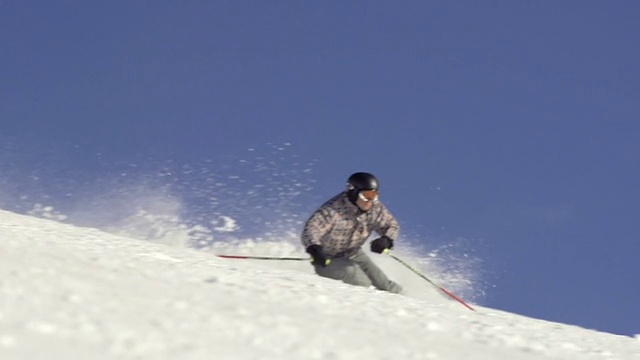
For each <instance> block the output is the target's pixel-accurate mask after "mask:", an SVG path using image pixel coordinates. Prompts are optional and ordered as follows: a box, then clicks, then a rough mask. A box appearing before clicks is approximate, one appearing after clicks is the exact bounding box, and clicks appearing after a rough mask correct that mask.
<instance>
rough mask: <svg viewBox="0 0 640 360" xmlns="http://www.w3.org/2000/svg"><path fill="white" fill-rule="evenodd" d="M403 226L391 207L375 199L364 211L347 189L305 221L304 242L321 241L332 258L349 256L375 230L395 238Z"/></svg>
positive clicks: (319, 243)
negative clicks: (350, 197)
mask: <svg viewBox="0 0 640 360" xmlns="http://www.w3.org/2000/svg"><path fill="white" fill-rule="evenodd" d="M399 229H400V226H399V225H398V222H397V221H396V219H395V218H394V217H393V215H391V213H390V212H389V210H388V209H387V208H386V207H385V206H384V205H383V204H382V203H381V202H380V201H376V202H375V203H374V204H373V206H372V207H371V209H369V211H366V212H364V211H362V210H360V208H358V206H357V205H355V204H353V203H352V202H351V201H349V198H348V196H347V192H346V191H344V192H342V193H340V194H338V195H336V196H334V197H333V198H331V199H330V200H328V201H327V202H326V203H324V205H322V206H321V207H320V208H318V210H316V211H315V212H314V213H313V214H312V215H311V217H310V218H309V219H308V220H307V222H306V223H305V225H304V230H303V232H302V244H303V245H304V246H305V248H307V247H309V246H310V245H312V244H316V245H321V246H322V248H323V249H324V252H325V254H326V255H327V257H329V258H338V257H349V256H351V255H353V254H355V253H356V252H357V251H358V249H360V247H361V246H362V245H363V244H364V243H365V242H366V241H367V238H368V237H369V235H371V232H372V231H375V232H376V233H377V234H378V235H380V236H388V237H390V238H391V239H393V240H395V239H396V238H397V237H398V231H399Z"/></svg>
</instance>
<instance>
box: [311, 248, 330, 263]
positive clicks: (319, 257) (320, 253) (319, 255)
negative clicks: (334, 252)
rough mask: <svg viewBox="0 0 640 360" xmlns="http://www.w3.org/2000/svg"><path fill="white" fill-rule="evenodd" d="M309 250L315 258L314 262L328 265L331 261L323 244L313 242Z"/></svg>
mask: <svg viewBox="0 0 640 360" xmlns="http://www.w3.org/2000/svg"><path fill="white" fill-rule="evenodd" d="M307 252H308V253H309V254H311V257H312V258H313V261H312V262H313V264H314V265H317V266H321V267H326V266H327V265H329V263H330V262H331V260H330V259H327V255H325V254H324V250H323V249H322V246H320V245H316V244H313V245H311V246H309V247H308V248H307Z"/></svg>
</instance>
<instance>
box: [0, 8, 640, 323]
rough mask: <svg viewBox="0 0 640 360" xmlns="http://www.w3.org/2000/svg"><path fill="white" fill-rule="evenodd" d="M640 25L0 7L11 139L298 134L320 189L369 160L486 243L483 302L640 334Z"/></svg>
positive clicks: (629, 19) (410, 208)
mask: <svg viewBox="0 0 640 360" xmlns="http://www.w3.org/2000/svg"><path fill="white" fill-rule="evenodd" d="M638 19H640V3H638V2H635V1H606V2H604V1H579V2H556V1H536V2H532V1H527V2H521V1H487V2H478V1H455V2H450V1H403V2H391V1H388V2H382V1H372V2H343V1H323V2H320V1H313V2H312V1H273V2H264V1H242V2H240V1H224V2H222V1H175V2H168V1H154V2H131V1H109V2H104V3H97V2H58V1H30V2H22V1H3V2H1V3H0V48H1V49H2V51H1V52H2V55H1V56H0V125H1V127H0V137H2V138H3V139H11V141H19V142H21V143H23V144H32V145H33V148H34V149H47V147H48V146H49V145H52V144H55V145H56V146H59V147H60V146H62V147H64V146H80V147H81V148H83V149H88V150H87V151H88V152H92V153H96V152H102V153H104V154H107V155H108V156H110V158H112V159H117V160H127V158H128V157H131V156H133V155H134V154H135V155H140V154H142V156H154V157H156V158H165V157H166V158H169V157H173V158H179V159H185V161H188V160H189V159H194V158H202V157H203V156H205V157H206V156H216V155H220V154H225V153H235V152H238V151H241V150H246V149H247V148H251V147H254V146H256V145H257V144H264V143H267V142H273V143H282V142H290V143H292V144H293V145H295V146H296V151H297V152H298V154H299V155H300V156H302V158H304V159H317V160H318V164H319V165H318V166H317V167H316V169H315V171H316V172H315V176H316V177H317V179H318V183H319V184H321V185H319V186H320V188H321V189H322V191H323V192H324V193H327V194H333V192H334V190H333V189H335V191H339V190H341V189H342V186H343V184H344V179H345V177H346V176H348V174H350V173H351V172H354V171H361V170H365V171H370V172H373V173H375V174H377V175H378V177H379V178H380V179H381V181H382V196H383V198H384V200H385V202H386V204H387V205H388V206H389V207H390V208H391V209H392V210H393V212H394V213H395V214H396V216H397V217H398V218H399V220H400V221H401V223H402V224H403V226H404V228H406V229H417V230H416V231H417V232H418V233H419V232H422V234H424V235H425V243H426V245H427V246H428V238H429V237H433V238H450V239H455V238H466V239H474V241H476V245H475V247H476V249H475V250H476V252H477V253H478V255H479V256H480V257H481V258H482V259H483V260H484V262H485V263H484V264H483V267H484V268H485V270H486V271H487V273H488V274H490V276H491V278H492V279H491V281H492V284H494V285H495V287H494V288H490V289H488V291H489V294H488V296H487V300H486V305H488V306H492V307H496V308H499V309H504V310H508V311H513V312H517V313H521V314H525V315H530V316H534V317H539V318H544V319H549V320H554V321H561V322H566V323H571V324H578V325H581V326H584V327H588V328H595V329H599V330H604V331H609V332H614V333H620V334H637V333H640V322H639V321H640V320H638V319H640V309H639V307H638V305H639V303H640V287H639V286H638V275H639V274H640V265H639V264H640V261H638V254H639V253H640V236H639V235H638V220H637V216H638V214H640V196H639V195H640V191H639V186H640V156H639V154H640V145H639V144H638V140H639V139H640V124H639V119H640V101H639V99H640V65H639V64H640V41H638V36H639V34H640V22H639V21H638ZM61 161H63V160H61ZM65 166H66V167H69V168H71V169H72V170H71V171H72V172H73V171H76V172H78V171H79V172H81V171H82V170H83V166H86V164H84V163H83V162H82V161H74V160H73V159H71V160H69V163H68V164H66V165H65ZM5 170H6V169H3V171H5ZM399 246H401V245H399Z"/></svg>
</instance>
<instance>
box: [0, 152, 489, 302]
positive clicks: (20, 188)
mask: <svg viewBox="0 0 640 360" xmlns="http://www.w3.org/2000/svg"><path fill="white" fill-rule="evenodd" d="M2 147H3V150H4V151H3V152H2V155H1V156H0V165H2V168H3V169H11V170H10V171H5V172H3V173H2V174H0V207H1V208H3V209H7V210H10V211H15V212H18V213H22V214H28V215H31V216H36V217H42V218H46V219H51V220H55V221H59V222H64V223H69V224H74V225H78V226H83V227H92V228H97V229H100V230H103V231H107V232H109V233H112V234H117V235H122V236H126V237H130V238H135V239H141V240H146V241H152V242H156V243H161V244H165V245H169V246H174V247H191V248H195V249H199V250H201V251H204V252H209V253H214V254H235V255H260V256H275V257H283V256H294V257H306V256H307V254H306V253H305V252H304V249H303V248H302V246H301V244H300V241H299V234H300V232H301V230H302V226H303V224H304V221H305V220H306V218H307V217H308V216H309V215H310V214H311V212H312V211H313V210H314V209H315V208H316V207H317V206H319V205H320V204H322V203H323V202H324V201H325V200H326V199H327V198H328V197H329V196H332V195H334V193H331V194H321V193H319V192H318V191H317V185H318V184H317V180H316V176H317V174H316V173H315V167H316V164H317V160H314V159H305V158H302V157H300V156H298V155H296V153H295V146H293V145H292V144H289V143H284V144H265V145H261V146H256V147H253V148H249V149H246V150H245V151H243V152H241V153H238V154H224V155H220V156H214V157H211V158H207V159H202V160H198V161H191V162H182V161H178V160H171V159H155V158H151V157H143V156H138V155H137V156H132V157H131V158H127V159H124V160H123V159H118V160H113V159H109V158H108V157H107V156H106V155H105V154H102V153H94V154H87V153H86V152H85V151H84V149H81V148H73V149H71V150H68V149H67V150H65V151H63V150H61V149H56V148H50V149H49V150H48V152H45V153H42V152H34V151H32V150H30V149H25V148H23V147H21V146H20V144H19V143H11V142H7V141H5V142H4V143H3V144H2ZM337 176H343V174H338V175H337ZM340 190H341V189H336V193H337V192H338V191H340ZM410 228H411V224H404V225H403V231H402V233H403V234H411V233H412V232H411V231H405V229H410ZM420 238H421V237H420V236H412V235H401V239H400V241H399V243H401V244H402V246H398V247H397V249H396V251H397V253H398V255H401V256H403V257H404V258H405V259H406V260H407V261H409V262H410V263H411V264H412V265H413V266H415V267H417V268H419V269H420V270H422V271H424V272H425V273H426V274H429V276H431V277H433V279H434V280H435V281H438V282H440V283H443V284H445V285H446V286H447V287H448V288H449V289H450V290H451V291H455V292H457V293H458V294H460V295H461V296H464V297H465V298H466V299H469V300H470V301H474V302H476V303H478V302H481V301H482V299H483V296H484V287H485V285H484V282H483V279H482V277H481V271H482V268H481V261H480V260H479V259H478V258H477V257H476V256H474V255H473V253H472V248H473V246H469V244H466V243H465V241H464V239H449V240H447V241H444V242H443V241H438V243H437V244H429V245H428V246H425V245H424V243H423V241H419V240H417V239H420ZM367 245H368V244H365V246H367ZM470 249H471V250H470ZM376 261H377V262H378V263H380V265H381V266H383V267H384V268H385V269H389V270H388V271H389V272H391V273H392V274H393V275H394V276H395V277H396V278H402V279H404V281H405V282H409V283H411V284H413V283H415V285H416V286H414V287H417V288H420V287H422V286H423V285H424V284H422V282H424V280H422V279H420V278H418V277H417V276H415V274H412V273H411V272H409V271H407V269H404V268H402V267H398V264H394V263H393V262H392V261H390V259H385V258H376ZM287 266H290V267H292V266H293V267H300V266H304V267H309V265H308V264H307V263H302V264H288V265H287Z"/></svg>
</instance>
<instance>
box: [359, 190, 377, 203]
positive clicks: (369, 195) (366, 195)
mask: <svg viewBox="0 0 640 360" xmlns="http://www.w3.org/2000/svg"><path fill="white" fill-rule="evenodd" d="M358 197H359V198H360V200H362V201H364V202H369V201H374V202H375V201H378V190H362V191H360V192H359V193H358Z"/></svg>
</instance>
